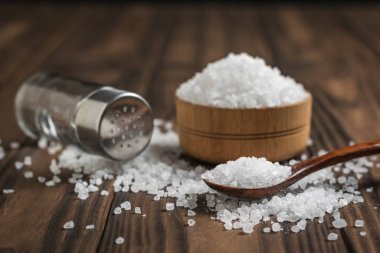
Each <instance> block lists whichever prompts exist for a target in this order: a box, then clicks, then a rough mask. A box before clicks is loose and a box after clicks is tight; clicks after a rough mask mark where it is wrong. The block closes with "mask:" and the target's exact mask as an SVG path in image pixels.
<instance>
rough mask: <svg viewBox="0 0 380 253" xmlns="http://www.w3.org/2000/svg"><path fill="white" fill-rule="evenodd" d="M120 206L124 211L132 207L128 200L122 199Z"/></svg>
mask: <svg viewBox="0 0 380 253" xmlns="http://www.w3.org/2000/svg"><path fill="white" fill-rule="evenodd" d="M120 207H121V208H122V209H124V210H126V211H128V210H131V209H132V205H131V202H129V201H124V202H123V203H121V204H120Z"/></svg>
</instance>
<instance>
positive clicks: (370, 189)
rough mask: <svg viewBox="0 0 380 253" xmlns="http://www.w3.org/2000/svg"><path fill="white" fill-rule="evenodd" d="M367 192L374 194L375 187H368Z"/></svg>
mask: <svg viewBox="0 0 380 253" xmlns="http://www.w3.org/2000/svg"><path fill="white" fill-rule="evenodd" d="M365 190H366V192H373V187H368V188H367V189H365Z"/></svg>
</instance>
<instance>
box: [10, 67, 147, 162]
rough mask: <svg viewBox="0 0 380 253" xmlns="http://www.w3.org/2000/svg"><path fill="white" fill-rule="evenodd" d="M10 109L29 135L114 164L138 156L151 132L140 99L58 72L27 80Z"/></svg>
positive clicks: (121, 91) (38, 75)
mask: <svg viewBox="0 0 380 253" xmlns="http://www.w3.org/2000/svg"><path fill="white" fill-rule="evenodd" d="M15 108H16V118H17V122H18V124H19V126H20V128H21V129H22V130H23V131H24V132H25V134H27V135H28V136H30V137H32V138H34V139H36V138H38V137H40V136H45V137H47V138H49V139H51V140H55V141H60V142H64V143H70V144H74V145H77V146H79V147H81V148H82V149H84V150H85V151H87V152H90V153H96V154H100V155H103V156H105V157H108V158H111V159H115V160H128V159H131V158H133V157H135V156H136V155H138V154H139V153H140V152H142V151H143V150H144V149H145V148H146V147H147V146H148V144H149V141H150V138H151V135H152V132H153V115H152V110H151V107H150V106H149V104H148V102H147V101H146V100H145V99H144V98H142V97H141V96H139V95H137V94H135V93H132V92H127V91H123V90H118V89H115V88H112V87H109V86H102V85H99V84H96V83H92V82H84V81H80V80H76V79H74V78H68V77H63V76H60V75H57V74H51V73H36V74H34V75H32V76H31V77H30V78H29V79H27V80H26V81H25V82H24V83H23V84H22V85H21V87H20V89H19V90H18V92H17V95H16V101H15Z"/></svg>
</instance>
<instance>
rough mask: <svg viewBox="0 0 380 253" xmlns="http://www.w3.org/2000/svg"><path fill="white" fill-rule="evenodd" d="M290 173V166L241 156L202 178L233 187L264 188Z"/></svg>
mask: <svg viewBox="0 0 380 253" xmlns="http://www.w3.org/2000/svg"><path fill="white" fill-rule="evenodd" d="M290 175H291V167H289V166H283V165H280V164H279V163H277V162H276V163H272V162H270V161H268V160H267V159H265V158H264V157H262V158H256V157H240V158H239V159H237V160H235V161H229V162H227V163H225V164H220V165H218V166H216V167H215V168H214V169H213V170H209V171H207V172H205V173H204V174H203V175H202V178H203V179H206V180H209V181H211V182H213V183H217V184H221V185H227V186H232V187H239V188H263V187H268V186H271V185H275V184H278V183H281V182H282V181H284V180H285V179H286V178H287V177H289V176H290Z"/></svg>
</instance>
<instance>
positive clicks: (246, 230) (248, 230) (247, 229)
mask: <svg viewBox="0 0 380 253" xmlns="http://www.w3.org/2000/svg"><path fill="white" fill-rule="evenodd" d="M242 230H243V232H244V233H246V234H251V233H252V232H253V227H252V225H251V224H246V225H244V226H243V227H242Z"/></svg>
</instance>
